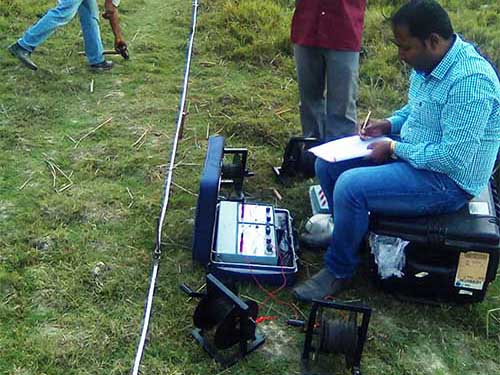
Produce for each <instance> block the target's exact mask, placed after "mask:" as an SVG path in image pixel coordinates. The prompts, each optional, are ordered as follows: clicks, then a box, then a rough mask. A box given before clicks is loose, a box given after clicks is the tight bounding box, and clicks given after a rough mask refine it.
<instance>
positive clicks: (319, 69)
mask: <svg viewBox="0 0 500 375" xmlns="http://www.w3.org/2000/svg"><path fill="white" fill-rule="evenodd" d="M293 51H294V57H295V65H296V67H297V81H298V85H299V95H300V122H301V124H302V135H303V136H304V137H314V138H320V139H323V137H324V126H325V125H324V124H325V98H324V94H325V59H324V56H323V52H322V49H321V48H316V47H305V46H300V45H297V44H294V46H293Z"/></svg>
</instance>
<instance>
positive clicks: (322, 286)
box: [293, 268, 352, 302]
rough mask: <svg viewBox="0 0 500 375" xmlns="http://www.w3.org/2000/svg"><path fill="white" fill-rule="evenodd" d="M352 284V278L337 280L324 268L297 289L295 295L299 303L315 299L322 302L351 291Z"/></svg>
mask: <svg viewBox="0 0 500 375" xmlns="http://www.w3.org/2000/svg"><path fill="white" fill-rule="evenodd" d="M351 284H352V280H351V279H350V278H347V279H339V278H336V277H335V276H333V275H332V274H331V273H330V272H329V271H328V270H327V269H326V268H323V269H321V271H319V272H318V273H317V274H315V275H314V276H313V277H311V278H310V279H309V280H306V281H304V282H303V283H302V284H300V285H299V286H297V287H295V288H294V289H293V294H294V296H295V298H297V300H299V301H302V302H311V301H312V300H313V299H316V300H322V299H325V298H326V297H328V296H335V297H336V296H337V295H339V294H340V293H342V292H343V291H345V290H347V289H349V288H350V286H351Z"/></svg>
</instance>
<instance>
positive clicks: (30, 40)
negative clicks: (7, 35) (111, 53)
mask: <svg viewBox="0 0 500 375" xmlns="http://www.w3.org/2000/svg"><path fill="white" fill-rule="evenodd" d="M77 12H78V15H79V17H80V25H81V27H82V33H83V40H84V44H85V54H86V55H87V60H88V62H89V64H98V63H100V62H102V61H104V55H103V52H104V48H103V46H102V40H101V33H100V30H99V9H98V7H97V2H96V0H59V1H58V2H57V6H56V7H55V8H52V9H50V10H49V11H48V12H47V13H46V14H45V15H44V16H43V17H42V18H41V19H40V20H39V21H38V22H37V23H36V24H34V25H33V26H31V27H30V28H29V29H28V30H26V32H25V33H24V35H23V36H22V37H21V38H20V39H19V40H18V41H17V43H18V44H19V45H20V46H21V47H22V48H24V49H25V50H27V51H29V52H33V50H34V49H35V48H36V47H38V46H39V45H40V44H42V43H43V42H44V41H45V40H46V39H47V38H48V37H49V36H50V35H52V33H53V32H54V31H55V30H56V29H57V28H58V27H60V26H63V25H66V24H67V23H68V22H70V21H71V20H72V19H73V18H74V17H75V15H76V13H77Z"/></svg>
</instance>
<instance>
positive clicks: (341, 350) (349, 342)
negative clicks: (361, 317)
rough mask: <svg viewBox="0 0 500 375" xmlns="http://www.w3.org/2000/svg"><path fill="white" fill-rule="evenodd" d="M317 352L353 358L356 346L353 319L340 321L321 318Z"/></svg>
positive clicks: (355, 326)
mask: <svg viewBox="0 0 500 375" xmlns="http://www.w3.org/2000/svg"><path fill="white" fill-rule="evenodd" d="M319 330H320V332H319V335H320V337H319V350H320V351H321V352H323V353H335V354H345V355H347V356H353V355H354V353H355V352H356V348H357V345H358V333H357V330H358V329H357V325H356V320H355V319H350V320H348V321H347V320H340V319H327V318H325V317H322V319H321V323H320V327H319Z"/></svg>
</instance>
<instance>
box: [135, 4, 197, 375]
mask: <svg viewBox="0 0 500 375" xmlns="http://www.w3.org/2000/svg"><path fill="white" fill-rule="evenodd" d="M192 5H193V6H192V13H191V32H190V35H189V43H188V47H187V51H186V65H185V69H184V83H183V86H182V91H181V95H180V99H179V112H178V116H177V123H176V128H175V137H174V138H173V141H172V150H171V154H170V161H169V163H168V165H167V169H166V177H165V185H164V190H163V197H162V203H161V210H160V216H159V218H158V225H157V227H156V241H155V246H154V250H153V261H152V265H151V274H150V279H149V289H148V294H147V297H146V302H145V304H144V313H143V318H142V325H141V336H140V338H139V342H138V344H137V348H136V351H135V357H134V363H133V366H132V369H131V371H130V374H131V375H138V374H139V367H140V365H141V361H142V357H143V354H144V350H145V346H146V337H147V334H148V330H149V321H150V319H151V312H152V308H153V297H154V293H155V288H156V278H157V276H158V268H159V266H160V258H161V253H162V248H161V237H162V230H163V224H164V222H165V215H166V213H167V209H168V204H169V198H170V188H171V185H172V175H173V171H174V164H175V156H176V153H177V144H178V142H179V139H180V137H181V135H182V127H183V124H184V117H185V115H186V112H185V108H186V97H187V90H188V82H189V71H190V68H191V57H192V54H193V44H194V36H195V32H196V18H197V14H198V0H193V3H192Z"/></svg>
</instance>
